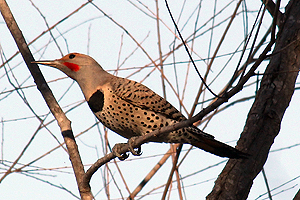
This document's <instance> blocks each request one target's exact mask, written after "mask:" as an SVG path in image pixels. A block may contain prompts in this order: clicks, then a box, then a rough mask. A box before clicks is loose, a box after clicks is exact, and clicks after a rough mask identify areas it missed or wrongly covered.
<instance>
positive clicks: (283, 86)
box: [207, 0, 300, 200]
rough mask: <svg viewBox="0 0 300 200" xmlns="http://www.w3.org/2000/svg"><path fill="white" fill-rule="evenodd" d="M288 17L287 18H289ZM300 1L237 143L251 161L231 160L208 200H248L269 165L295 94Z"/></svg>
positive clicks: (291, 7)
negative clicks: (257, 179)
mask: <svg viewBox="0 0 300 200" xmlns="http://www.w3.org/2000/svg"><path fill="white" fill-rule="evenodd" d="M287 13H288V14H287ZM299 19H300V1H297V0H295V1H294V0H291V1H290V2H289V5H288V6H287V8H286V22H285V24H284V25H283V26H282V28H281V29H282V30H281V34H280V35H278V38H277V41H276V45H275V49H274V52H273V55H272V56H271V58H270V63H269V65H268V66H267V69H266V71H265V74H264V76H263V79H262V81H261V85H260V89H259V91H258V93H257V96H256V99H255V102H254V103H253V106H252V108H251V110H250V112H249V114H248V119H247V122H246V125H245V127H244V131H243V133H242V134H241V138H240V140H239V142H238V145H237V146H238V149H242V150H244V151H245V152H247V153H249V154H251V157H250V159H247V160H234V159H230V160H229V161H228V163H227V164H226V166H225V168H224V169H223V171H222V173H221V174H220V175H219V177H218V179H217V180H216V182H215V186H214V188H213V190H212V192H211V193H210V194H209V195H208V196H207V199H237V200H241V199H246V198H247V196H248V193H249V191H250V188H251V186H252V184H253V180H254V178H255V177H256V176H257V174H258V173H259V172H260V171H261V170H262V167H263V165H264V164H265V162H266V159H267V157H268V153H269V150H270V147H271V145H272V144H273V142H274V138H275V137H276V136H277V135H278V133H279V130H280V124H281V120H282V118H283V115H284V112H285V110H286V108H287V107H288V105H289V102H290V100H291V97H292V95H293V92H294V87H295V81H296V78H297V75H298V70H299V66H300V65H299V64H300V40H299V39H300V20H299Z"/></svg>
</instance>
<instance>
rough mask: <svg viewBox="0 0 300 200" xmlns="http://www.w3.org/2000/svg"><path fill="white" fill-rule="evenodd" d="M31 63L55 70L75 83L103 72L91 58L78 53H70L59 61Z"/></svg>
mask: <svg viewBox="0 0 300 200" xmlns="http://www.w3.org/2000/svg"><path fill="white" fill-rule="evenodd" d="M32 63H36V64H42V65H48V66H51V67H54V68H57V69H59V70H60V71H62V72H64V73H65V74H66V75H67V76H69V77H70V78H72V79H74V80H76V81H78V80H79V79H81V78H91V77H90V76H93V74H94V73H97V72H98V71H99V70H100V71H103V69H102V68H101V66H100V65H99V64H98V63H97V62H96V61H95V60H94V59H93V58H92V57H90V56H88V55H84V54H80V53H70V54H68V55H66V56H64V57H62V58H60V59H56V60H41V61H34V62H32Z"/></svg>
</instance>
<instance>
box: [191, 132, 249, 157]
mask: <svg viewBox="0 0 300 200" xmlns="http://www.w3.org/2000/svg"><path fill="white" fill-rule="evenodd" d="M201 140H202V141H197V142H193V143H192V145H193V146H195V147H198V148H200V149H203V150H204V151H207V152H209V153H212V154H215V155H217V156H220V157H228V158H248V157H249V156H250V155H249V154H247V153H243V152H241V151H239V150H237V149H236V148H233V147H231V146H229V145H227V144H224V143H222V142H219V141H217V140H215V139H212V138H204V137H203V138H201Z"/></svg>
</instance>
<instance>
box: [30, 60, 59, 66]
mask: <svg viewBox="0 0 300 200" xmlns="http://www.w3.org/2000/svg"><path fill="white" fill-rule="evenodd" d="M31 63H35V64H41V65H48V66H51V67H56V66H57V65H58V64H60V63H59V61H58V60H39V61H32V62H31Z"/></svg>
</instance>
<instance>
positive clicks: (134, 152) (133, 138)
mask: <svg viewBox="0 0 300 200" xmlns="http://www.w3.org/2000/svg"><path fill="white" fill-rule="evenodd" d="M136 138H138V137H131V138H130V139H129V140H128V142H127V143H128V149H129V151H130V152H131V153H132V155H134V156H140V155H142V148H141V146H138V147H137V150H134V148H133V147H132V143H133V142H134V140H135V139H136Z"/></svg>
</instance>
